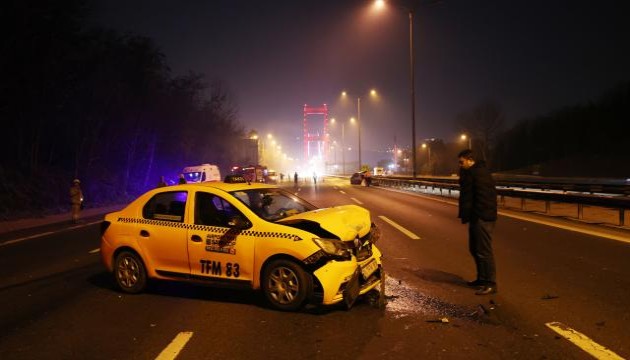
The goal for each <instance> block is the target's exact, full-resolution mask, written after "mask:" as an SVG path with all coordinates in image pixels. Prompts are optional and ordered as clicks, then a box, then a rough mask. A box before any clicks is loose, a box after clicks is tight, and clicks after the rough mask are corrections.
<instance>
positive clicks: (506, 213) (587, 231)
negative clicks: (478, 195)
mask: <svg viewBox="0 0 630 360" xmlns="http://www.w3.org/2000/svg"><path fill="white" fill-rule="evenodd" d="M381 189H382V190H384V191H391V192H397V193H400V194H407V195H411V196H415V197H420V198H423V199H428V200H433V201H437V202H441V203H444V204H448V205H453V206H458V203H457V199H454V200H452V201H448V200H442V199H436V198H435V197H433V196H428V195H422V194H415V193H410V192H407V191H402V190H396V189H386V188H381ZM497 212H498V214H499V215H501V216H506V217H510V218H514V219H519V220H523V221H527V222H532V223H536V224H541V225H546V226H551V227H555V228H559V229H563V230H568V231H573V232H577V233H580V234H586V235H591V236H595V237H601V238H605V239H610V240H616V241H621V242H624V243H629V244H630V238H628V236H626V235H617V234H611V233H609V232H606V231H603V230H598V229H584V228H581V227H577V226H573V225H571V224H561V223H558V222H555V221H553V219H550V220H544V219H538V218H534V217H529V216H526V215H518V214H514V213H513V212H512V211H510V210H508V211H505V210H498V211H497ZM578 225H579V224H578Z"/></svg>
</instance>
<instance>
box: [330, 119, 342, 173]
mask: <svg viewBox="0 0 630 360" xmlns="http://www.w3.org/2000/svg"><path fill="white" fill-rule="evenodd" d="M330 122H331V123H333V124H335V123H336V122H337V121H336V120H335V118H332V119H330ZM345 127H346V123H345V122H341V172H342V174H344V175H345V174H346V134H345V132H346V130H345Z"/></svg>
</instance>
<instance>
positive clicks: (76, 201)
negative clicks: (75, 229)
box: [70, 179, 83, 224]
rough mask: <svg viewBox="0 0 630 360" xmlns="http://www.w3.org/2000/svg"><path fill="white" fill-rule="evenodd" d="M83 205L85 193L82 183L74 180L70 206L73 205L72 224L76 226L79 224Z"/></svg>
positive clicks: (71, 188)
mask: <svg viewBox="0 0 630 360" xmlns="http://www.w3.org/2000/svg"><path fill="white" fill-rule="evenodd" d="M82 203H83V192H82V191H81V181H79V179H74V180H72V186H71V187H70V204H71V205H72V222H73V223H75V224H76V223H78V222H79V217H80V215H81V204H82Z"/></svg>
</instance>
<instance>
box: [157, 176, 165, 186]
mask: <svg viewBox="0 0 630 360" xmlns="http://www.w3.org/2000/svg"><path fill="white" fill-rule="evenodd" d="M164 186H166V181H165V180H164V176H160V181H159V182H158V184H157V187H164Z"/></svg>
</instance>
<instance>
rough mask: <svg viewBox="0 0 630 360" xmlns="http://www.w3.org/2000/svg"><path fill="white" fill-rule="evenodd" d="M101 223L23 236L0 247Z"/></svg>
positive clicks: (99, 221)
mask: <svg viewBox="0 0 630 360" xmlns="http://www.w3.org/2000/svg"><path fill="white" fill-rule="evenodd" d="M102 222H103V221H102V220H98V221H93V222H91V223H85V224H79V225H75V226H71V227H69V228H65V229H62V230H58V231H47V232H43V233H41V234H35V235H31V236H25V237H22V238H19V239H13V240H9V241H5V242H3V243H0V246H5V245H11V244H16V243H19V242H22V241H26V240H31V239H37V238H39V237H42V236H46V235H52V234H56V233H59V232H62V231H66V230H73V229H78V228H80V227H84V226H89V225H94V224H100V223H102Z"/></svg>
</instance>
